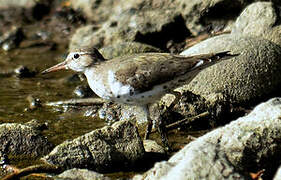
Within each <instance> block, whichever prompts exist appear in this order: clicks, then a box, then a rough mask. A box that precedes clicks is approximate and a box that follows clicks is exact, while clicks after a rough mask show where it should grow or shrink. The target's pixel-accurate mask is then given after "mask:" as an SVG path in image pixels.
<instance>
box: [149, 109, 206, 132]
mask: <svg viewBox="0 0 281 180" xmlns="http://www.w3.org/2000/svg"><path fill="white" fill-rule="evenodd" d="M208 115H210V113H209V112H208V111H206V112H203V113H201V114H198V115H197V116H193V117H189V118H184V119H182V120H179V121H177V122H174V123H171V124H169V125H166V129H167V130H172V129H175V128H177V127H179V126H180V125H182V124H187V123H191V122H193V121H195V120H197V119H200V118H203V117H206V116H208ZM155 132H156V129H153V130H152V131H151V133H155Z"/></svg>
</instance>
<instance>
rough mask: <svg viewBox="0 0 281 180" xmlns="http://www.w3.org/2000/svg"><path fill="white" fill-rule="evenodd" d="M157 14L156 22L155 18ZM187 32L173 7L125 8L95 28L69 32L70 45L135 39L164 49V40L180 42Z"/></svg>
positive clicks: (98, 43) (165, 41) (91, 44)
mask: <svg viewBox="0 0 281 180" xmlns="http://www.w3.org/2000/svg"><path fill="white" fill-rule="evenodd" d="M155 17H157V21H155ZM187 35H189V32H188V30H187V28H186V26H185V23H184V20H183V18H182V17H181V15H180V13H175V12H174V11H173V10H163V9H156V10H143V11H139V12H136V11H135V10H133V9H132V10H130V11H125V12H124V13H122V14H121V15H116V16H111V17H110V19H109V20H108V21H107V22H105V23H104V24H102V27H101V28H99V29H98V30H96V29H95V28H94V26H87V27H82V28H81V29H78V30H77V31H76V33H75V34H74V35H73V37H72V39H71V42H70V47H71V48H74V47H77V46H95V47H97V48H101V47H102V46H108V45H112V42H115V43H120V42H124V41H127V42H131V41H137V42H142V43H146V44H150V45H153V46H155V47H159V48H160V49H167V47H166V44H167V43H168V41H170V40H173V41H175V42H181V41H183V40H184V39H185V38H186V36H187Z"/></svg>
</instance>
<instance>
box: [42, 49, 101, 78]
mask: <svg viewBox="0 0 281 180" xmlns="http://www.w3.org/2000/svg"><path fill="white" fill-rule="evenodd" d="M104 60H105V59H104V57H103V56H102V55H101V54H100V52H99V51H98V50H97V49H96V48H87V49H79V50H74V51H72V52H70V53H69V54H68V55H67V57H66V59H65V60H64V61H63V62H61V63H59V64H57V65H55V66H52V67H50V68H48V69H46V70H44V71H43V72H42V73H43V74H46V73H49V72H54V71H58V70H62V69H72V70H74V71H76V72H84V71H85V70H86V69H87V68H89V67H91V66H94V65H95V64H98V63H100V62H102V61H104Z"/></svg>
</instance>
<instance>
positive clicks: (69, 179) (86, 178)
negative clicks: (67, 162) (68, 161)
mask: <svg viewBox="0 0 281 180" xmlns="http://www.w3.org/2000/svg"><path fill="white" fill-rule="evenodd" d="M54 178H55V179H58V180H64V179H65V180H77V179H79V180H110V179H111V178H109V177H106V176H104V175H103V174H99V173H97V172H94V171H90V170H88V169H77V168H73V169H69V170H66V171H64V172H63V173H61V174H59V175H58V176H57V178H56V177H54Z"/></svg>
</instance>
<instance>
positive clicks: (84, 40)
mask: <svg viewBox="0 0 281 180" xmlns="http://www.w3.org/2000/svg"><path fill="white" fill-rule="evenodd" d="M97 29H98V28H97V27H96V26H95V25H86V26H83V27H81V28H78V29H77V30H76V31H75V33H74V34H73V36H72V37H71V39H70V44H69V49H70V50H71V49H76V48H77V47H82V46H89V47H90V46H95V47H97V48H100V47H102V46H103V44H102V43H101V44H98V42H102V39H101V40H99V39H98V37H94V36H93V34H96V31H97Z"/></svg>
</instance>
